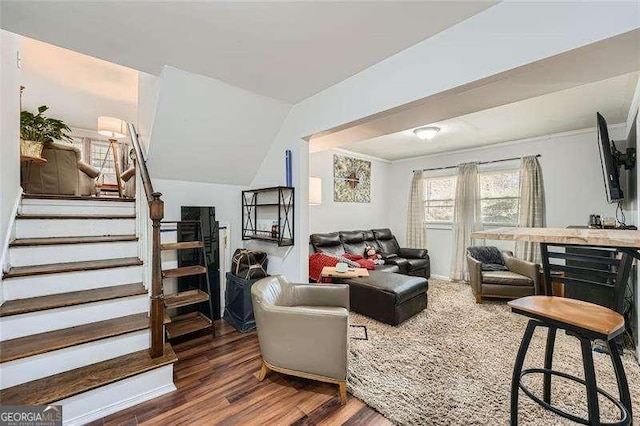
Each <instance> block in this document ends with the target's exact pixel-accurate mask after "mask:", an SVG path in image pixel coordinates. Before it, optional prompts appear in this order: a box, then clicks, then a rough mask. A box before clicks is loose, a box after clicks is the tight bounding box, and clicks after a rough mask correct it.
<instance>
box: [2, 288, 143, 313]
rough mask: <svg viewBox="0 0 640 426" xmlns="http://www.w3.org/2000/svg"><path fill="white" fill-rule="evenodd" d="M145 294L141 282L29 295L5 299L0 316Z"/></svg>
mask: <svg viewBox="0 0 640 426" xmlns="http://www.w3.org/2000/svg"><path fill="white" fill-rule="evenodd" d="M142 294H147V289H146V288H144V286H143V285H142V283H135V284H123V285H116V286H111V287H102V288H96V289H92V290H80V291H72V292H68V293H59V294H52V295H49V296H40V297H31V298H27V299H15V300H7V301H6V302H4V303H3V304H2V305H1V306H0V317H6V316H9V315H18V314H26V313H29V312H37V311H44V310H47V309H56V308H63V307H65V306H74V305H81V304H83V303H92V302H100V301H103V300H111V299H119V298H122V297H129V296H139V295H142Z"/></svg>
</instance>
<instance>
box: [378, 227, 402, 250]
mask: <svg viewBox="0 0 640 426" xmlns="http://www.w3.org/2000/svg"><path fill="white" fill-rule="evenodd" d="M373 235H374V236H375V237H376V240H377V241H378V244H379V245H380V250H381V251H383V252H384V253H389V254H398V251H399V250H400V246H399V245H398V242H397V241H396V238H395V237H394V236H393V233H392V232H391V230H390V229H387V228H384V229H374V230H373Z"/></svg>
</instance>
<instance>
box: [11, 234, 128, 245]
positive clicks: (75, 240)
mask: <svg viewBox="0 0 640 426" xmlns="http://www.w3.org/2000/svg"><path fill="white" fill-rule="evenodd" d="M137 240H138V237H137V236H135V235H99V236H93V237H49V238H20V239H17V240H13V241H12V242H11V243H10V244H9V246H10V247H30V246H52V245H62V244H92V243H119V242H126V241H137Z"/></svg>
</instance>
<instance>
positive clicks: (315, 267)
mask: <svg viewBox="0 0 640 426" xmlns="http://www.w3.org/2000/svg"><path fill="white" fill-rule="evenodd" d="M337 263H338V258H336V257H333V256H327V255H326V254H322V253H313V254H311V255H310V256H309V278H311V279H312V280H313V281H315V282H317V283H319V282H320V281H322V268H324V267H325V266H336V264H337Z"/></svg>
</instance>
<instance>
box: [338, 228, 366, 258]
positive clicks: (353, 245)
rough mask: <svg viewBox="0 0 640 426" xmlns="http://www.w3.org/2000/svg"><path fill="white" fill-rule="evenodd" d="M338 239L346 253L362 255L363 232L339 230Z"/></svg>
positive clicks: (363, 244)
mask: <svg viewBox="0 0 640 426" xmlns="http://www.w3.org/2000/svg"><path fill="white" fill-rule="evenodd" d="M339 234H340V241H341V242H342V246H343V247H344V250H345V251H346V252H347V253H351V254H359V255H364V248H365V246H366V243H365V242H364V233H363V232H362V231H341V232H339Z"/></svg>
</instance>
